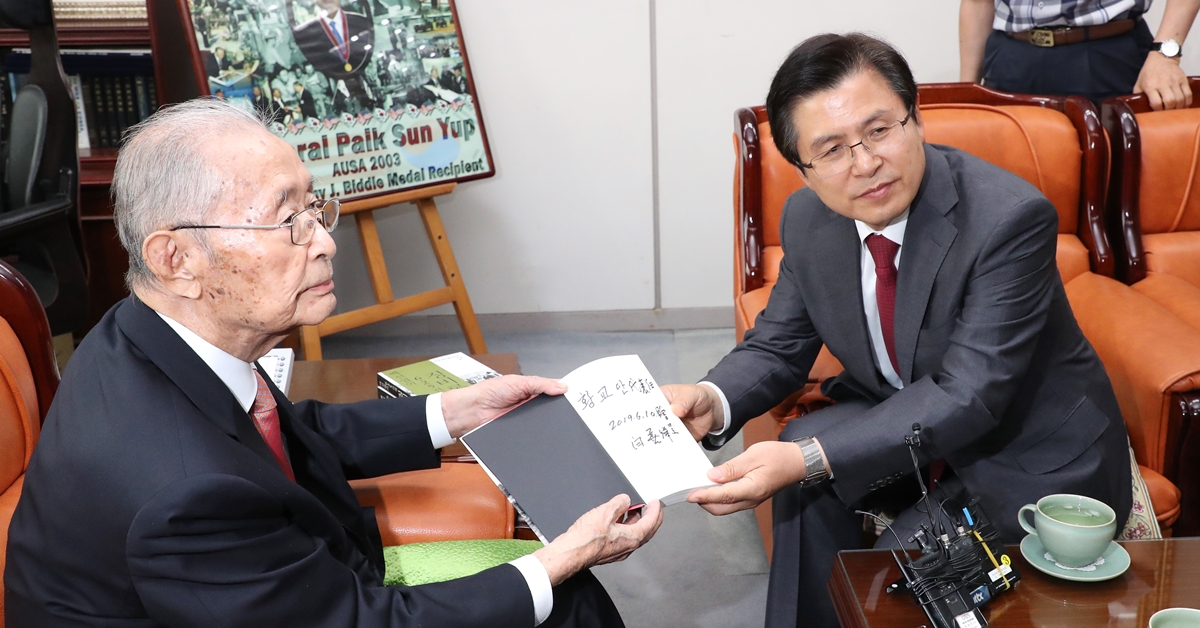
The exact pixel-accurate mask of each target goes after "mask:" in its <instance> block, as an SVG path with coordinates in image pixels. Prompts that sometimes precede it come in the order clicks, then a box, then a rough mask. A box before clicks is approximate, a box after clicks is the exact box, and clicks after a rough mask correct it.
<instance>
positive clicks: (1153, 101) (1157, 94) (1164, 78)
mask: <svg viewBox="0 0 1200 628" xmlns="http://www.w3.org/2000/svg"><path fill="white" fill-rule="evenodd" d="M1133 93H1135V94H1142V93H1144V94H1146V97H1147V98H1149V99H1150V108H1151V109H1153V110H1155V111H1162V110H1163V109H1182V108H1184V107H1189V106H1191V104H1192V89H1191V87H1189V86H1188V80H1187V75H1186V74H1185V73H1184V72H1183V68H1180V67H1179V60H1178V59H1171V58H1169V57H1166V56H1164V55H1163V54H1162V53H1159V52H1151V53H1150V54H1149V55H1147V56H1146V63H1145V64H1144V65H1143V66H1142V71H1141V72H1139V73H1138V78H1137V83H1135V84H1134V86H1133Z"/></svg>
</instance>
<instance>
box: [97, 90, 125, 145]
mask: <svg viewBox="0 0 1200 628" xmlns="http://www.w3.org/2000/svg"><path fill="white" fill-rule="evenodd" d="M101 81H102V82H103V84H104V118H105V120H104V122H105V124H106V125H107V126H108V145H109V146H114V147H115V146H120V145H121V127H120V126H119V125H118V123H117V89H116V85H115V82H116V79H115V78H114V77H111V76H105V77H103V78H102V79H101Z"/></svg>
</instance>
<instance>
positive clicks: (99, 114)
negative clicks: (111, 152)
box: [92, 76, 113, 148]
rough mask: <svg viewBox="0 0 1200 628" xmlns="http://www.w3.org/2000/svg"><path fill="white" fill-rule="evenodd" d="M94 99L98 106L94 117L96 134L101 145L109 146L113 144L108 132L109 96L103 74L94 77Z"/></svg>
mask: <svg viewBox="0 0 1200 628" xmlns="http://www.w3.org/2000/svg"><path fill="white" fill-rule="evenodd" d="M92 101H93V104H94V105H95V107H96V109H95V114H96V115H95V116H93V117H92V119H93V120H95V122H96V135H98V136H99V138H100V146H102V147H104V148H109V147H111V146H112V145H113V144H112V137H111V136H110V135H109V133H108V96H107V94H106V92H105V89H104V77H103V76H93V77H92Z"/></svg>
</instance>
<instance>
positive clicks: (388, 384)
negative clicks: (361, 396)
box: [375, 373, 412, 399]
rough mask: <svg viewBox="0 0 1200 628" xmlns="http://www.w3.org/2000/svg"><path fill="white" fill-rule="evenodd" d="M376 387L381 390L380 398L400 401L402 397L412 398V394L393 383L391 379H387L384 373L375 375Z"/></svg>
mask: <svg viewBox="0 0 1200 628" xmlns="http://www.w3.org/2000/svg"><path fill="white" fill-rule="evenodd" d="M375 387H376V388H377V389H378V390H379V398H380V399H383V398H391V399H398V398H400V397H411V396H412V393H410V392H409V391H408V390H406V389H405V388H404V387H402V386H400V385H399V384H397V383H396V382H393V381H392V380H391V379H390V378H388V377H385V376H384V375H383V373H377V374H376V375H375Z"/></svg>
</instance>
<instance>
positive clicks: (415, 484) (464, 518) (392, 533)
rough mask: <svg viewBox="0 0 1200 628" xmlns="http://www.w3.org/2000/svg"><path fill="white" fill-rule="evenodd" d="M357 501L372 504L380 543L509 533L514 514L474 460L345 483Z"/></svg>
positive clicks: (507, 536)
mask: <svg viewBox="0 0 1200 628" xmlns="http://www.w3.org/2000/svg"><path fill="white" fill-rule="evenodd" d="M350 486H351V487H352V488H354V494H355V495H356V496H357V497H358V501H359V503H360V504H362V505H363V506H370V507H373V508H375V521H376V522H377V523H378V524H379V535H380V537H382V539H383V544H384V546H388V545H406V544H408V543H426V542H430V541H469V540H478V539H511V538H513V533H514V528H515V518H516V515H515V513H514V511H513V507H512V505H511V504H509V502H508V499H507V498H506V497H505V496H504V494H503V493H501V492H500V489H498V488H496V485H495V484H494V483H493V482H492V481H491V479H490V478H488V476H487V473H486V472H484V470H483V468H482V467H480V466H479V465H478V464H476V463H474V462H446V461H443V462H442V466H441V467H439V468H437V469H427V470H425V471H409V472H407V473H396V474H393V475H385V476H383V477H379V478H371V479H369V480H354V481H352V482H350Z"/></svg>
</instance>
